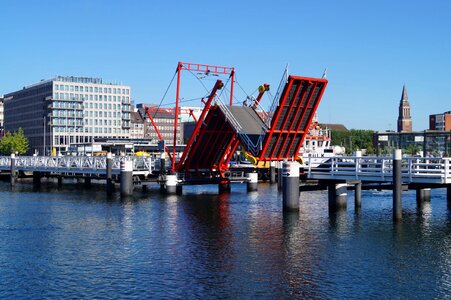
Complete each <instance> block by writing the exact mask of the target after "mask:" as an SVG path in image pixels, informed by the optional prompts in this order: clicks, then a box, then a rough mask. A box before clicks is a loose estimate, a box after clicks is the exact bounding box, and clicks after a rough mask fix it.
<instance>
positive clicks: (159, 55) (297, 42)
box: [0, 0, 451, 130]
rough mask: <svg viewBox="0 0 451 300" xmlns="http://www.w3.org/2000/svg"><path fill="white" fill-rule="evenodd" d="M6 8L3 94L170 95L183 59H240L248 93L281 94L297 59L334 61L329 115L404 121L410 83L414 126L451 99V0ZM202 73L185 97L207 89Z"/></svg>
mask: <svg viewBox="0 0 451 300" xmlns="http://www.w3.org/2000/svg"><path fill="white" fill-rule="evenodd" d="M0 11H1V15H2V20H1V23H0V37H1V47H0V94H6V93H8V92H11V91H14V90H17V89H19V88H21V87H22V86H24V85H28V84H32V83H34V82H37V81H39V80H40V79H44V78H45V79H47V78H51V77H53V76H55V75H74V76H93V77H101V78H104V79H107V80H112V81H122V82H123V83H126V84H129V85H130V86H131V87H132V93H133V99H134V101H135V102H138V103H139V102H147V103H149V102H156V103H158V102H159V101H160V100H161V98H162V96H163V94H164V91H165V89H166V88H167V86H168V84H169V82H170V80H171V78H172V75H173V74H174V70H175V68H176V65H177V62H178V61H188V62H195V63H205V64H215V65H224V66H233V67H235V68H236V69H237V79H238V81H239V83H240V84H241V86H242V87H243V88H244V89H245V90H246V91H247V93H252V92H253V91H254V90H255V88H256V87H257V86H258V85H259V84H261V83H263V82H267V83H269V84H271V86H272V88H273V90H272V92H273V94H274V93H275V89H276V87H277V85H278V82H279V80H280V77H281V74H282V71H283V69H284V67H285V65H286V64H287V63H288V64H289V66H290V73H291V74H294V75H305V76H313V77H320V76H321V74H322V72H323V69H324V68H326V67H327V68H328V76H327V77H328V80H329V85H328V87H327V89H326V92H325V95H324V97H323V101H322V103H321V104H320V107H319V110H318V113H319V118H320V121H322V122H328V123H343V124H345V125H346V126H347V127H348V128H358V129H374V130H385V129H396V119H397V113H398V111H397V109H398V104H399V100H400V97H401V91H402V86H403V84H404V83H405V84H406V86H407V92H408V95H409V100H410V104H411V109H412V117H413V128H414V130H424V129H426V128H427V126H428V115H429V114H432V113H441V112H444V111H448V110H451V96H450V95H451V93H450V88H451V57H450V55H451V1H446V0H443V1H434V0H432V1H428V2H425V1H393V0H390V1H386V0H383V1H357V0H355V1H346V0H345V1H274V0H272V1H243V0H241V1H235V0H233V1H97V0H96V1H87V0H81V1H47V0H40V1H20V0H17V1H9V0H0ZM188 75H189V74H188ZM188 75H184V76H188ZM186 80H187V81H184V82H189V79H186ZM182 83H183V82H182ZM196 84H198V83H196V82H192V83H189V84H187V83H185V86H184V88H185V89H184V90H182V93H184V94H182V97H186V98H190V97H197V96H199V97H200V96H203V94H204V93H205V91H204V90H202V91H203V93H202V94H196V95H194V93H196V90H195V89H194V86H195V85H196ZM189 93H192V95H188V94H189ZM171 97H172V99H170V98H171ZM237 97H240V96H239V95H238V96H237ZM243 97H244V96H243ZM174 98H175V95H174V93H172V90H171V91H170V93H169V94H168V97H167V99H165V102H171V101H173V99H174ZM192 104H195V103H192Z"/></svg>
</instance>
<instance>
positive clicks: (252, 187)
mask: <svg viewBox="0 0 451 300" xmlns="http://www.w3.org/2000/svg"><path fill="white" fill-rule="evenodd" d="M257 188H258V173H247V191H248V192H254V191H256V190H257Z"/></svg>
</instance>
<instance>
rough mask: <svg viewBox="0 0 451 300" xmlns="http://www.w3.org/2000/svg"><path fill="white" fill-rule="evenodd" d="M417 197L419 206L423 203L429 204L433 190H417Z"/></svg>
mask: <svg viewBox="0 0 451 300" xmlns="http://www.w3.org/2000/svg"><path fill="white" fill-rule="evenodd" d="M416 196H417V197H416V198H417V204H418V205H421V204H422V203H423V202H426V201H427V202H429V201H431V189H430V188H424V189H417V190H416Z"/></svg>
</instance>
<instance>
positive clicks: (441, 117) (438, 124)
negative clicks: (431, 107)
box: [429, 111, 451, 131]
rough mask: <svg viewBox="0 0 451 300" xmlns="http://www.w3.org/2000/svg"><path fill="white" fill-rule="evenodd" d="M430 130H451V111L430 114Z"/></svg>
mask: <svg viewBox="0 0 451 300" xmlns="http://www.w3.org/2000/svg"><path fill="white" fill-rule="evenodd" d="M429 130H439V131H450V130H451V111H447V112H444V113H443V114H435V115H429Z"/></svg>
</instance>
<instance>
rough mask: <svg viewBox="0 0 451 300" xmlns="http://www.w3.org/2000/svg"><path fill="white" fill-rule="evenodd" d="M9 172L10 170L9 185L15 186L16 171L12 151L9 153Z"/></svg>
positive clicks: (14, 157) (14, 156)
mask: <svg viewBox="0 0 451 300" xmlns="http://www.w3.org/2000/svg"><path fill="white" fill-rule="evenodd" d="M10 172H11V178H10V184H11V186H15V185H16V179H17V173H16V155H15V154H14V153H12V154H11V164H10Z"/></svg>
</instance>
